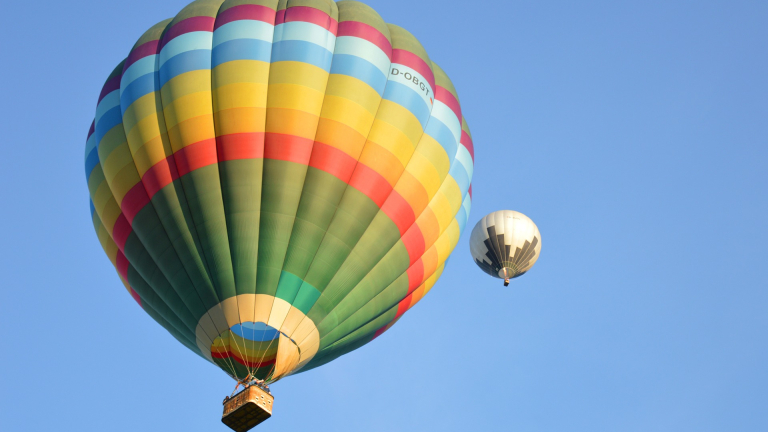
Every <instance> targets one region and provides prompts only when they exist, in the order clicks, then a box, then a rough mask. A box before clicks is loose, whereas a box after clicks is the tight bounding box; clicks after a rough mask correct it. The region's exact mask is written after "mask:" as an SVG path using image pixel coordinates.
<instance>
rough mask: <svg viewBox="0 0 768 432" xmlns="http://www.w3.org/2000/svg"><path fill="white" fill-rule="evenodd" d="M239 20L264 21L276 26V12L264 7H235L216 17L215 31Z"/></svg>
mask: <svg viewBox="0 0 768 432" xmlns="http://www.w3.org/2000/svg"><path fill="white" fill-rule="evenodd" d="M239 20H252V21H263V22H265V23H267V24H272V25H275V10H274V9H270V8H268V7H266V6H262V5H253V4H244V5H239V6H233V7H231V8H229V9H227V10H225V11H223V12H221V13H220V14H219V15H218V16H216V24H215V25H214V26H213V29H214V30H216V29H217V28H219V27H221V26H223V25H224V24H227V23H231V22H233V21H239Z"/></svg>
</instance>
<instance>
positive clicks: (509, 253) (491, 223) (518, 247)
mask: <svg viewBox="0 0 768 432" xmlns="http://www.w3.org/2000/svg"><path fill="white" fill-rule="evenodd" d="M469 248H470V252H471V253H472V258H474V259H475V263H476V264H477V266H478V267H480V268H481V269H482V270H483V271H484V272H486V273H488V274H489V275H491V276H493V277H496V278H499V279H504V286H507V285H509V280H510V279H512V278H516V277H518V276H520V275H522V274H524V273H525V272H527V271H528V270H530V269H531V267H533V265H534V264H535V263H536V260H538V259H539V255H540V254H541V234H540V233H539V228H537V227H536V224H535V223H533V221H532V220H531V219H530V218H529V217H528V216H526V215H524V214H522V213H519V212H516V211H512V210H499V211H496V212H493V213H491V214H489V215H487V216H485V217H484V218H482V219H480V221H478V222H477V225H475V228H474V229H473V230H472V235H471V237H470V239H469Z"/></svg>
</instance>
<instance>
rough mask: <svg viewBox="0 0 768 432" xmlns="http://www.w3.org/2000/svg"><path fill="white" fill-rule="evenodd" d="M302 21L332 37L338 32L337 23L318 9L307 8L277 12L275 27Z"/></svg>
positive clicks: (297, 7) (290, 8) (292, 8)
mask: <svg viewBox="0 0 768 432" xmlns="http://www.w3.org/2000/svg"><path fill="white" fill-rule="evenodd" d="M293 21H303V22H308V23H312V24H315V25H319V26H320V27H322V28H324V29H326V30H328V31H329V32H331V33H333V34H334V35H335V34H336V33H337V32H338V29H339V23H338V22H337V21H336V20H335V19H333V18H331V17H330V16H329V15H328V14H327V13H325V12H323V11H321V10H320V9H315V8H313V7H309V6H294V7H289V8H287V9H283V10H281V11H278V12H277V16H276V18H275V25H279V24H283V23H288V22H293Z"/></svg>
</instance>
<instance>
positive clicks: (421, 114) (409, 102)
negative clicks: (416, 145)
mask: <svg viewBox="0 0 768 432" xmlns="http://www.w3.org/2000/svg"><path fill="white" fill-rule="evenodd" d="M384 99H386V100H389V101H392V102H395V103H397V104H400V105H402V106H403V107H404V108H405V109H407V110H408V111H410V112H411V113H413V115H414V116H416V119H417V120H419V123H421V127H422V128H424V126H425V125H426V124H427V120H429V108H428V107H427V105H426V104H425V103H424V99H422V98H421V96H419V94H418V93H416V92H415V91H414V90H412V89H410V88H408V87H406V86H405V85H403V84H400V83H399V82H397V81H392V80H389V81H388V82H387V88H386V89H385V90H384Z"/></svg>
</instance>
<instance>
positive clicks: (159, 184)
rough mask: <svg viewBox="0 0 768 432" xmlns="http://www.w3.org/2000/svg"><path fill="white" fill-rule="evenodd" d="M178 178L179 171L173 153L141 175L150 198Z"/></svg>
mask: <svg viewBox="0 0 768 432" xmlns="http://www.w3.org/2000/svg"><path fill="white" fill-rule="evenodd" d="M177 178H179V172H178V170H177V169H176V162H175V161H174V160H173V155H171V156H168V157H167V158H165V159H163V160H161V161H160V162H158V163H156V164H154V165H152V167H151V168H150V169H148V170H147V172H145V173H144V175H143V176H142V177H141V181H142V183H144V186H145V187H146V189H147V194H148V195H149V198H150V199H152V197H153V196H155V194H156V193H158V192H159V191H160V189H162V188H164V187H166V186H168V185H169V184H171V183H172V182H173V181H174V180H176V179H177Z"/></svg>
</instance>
